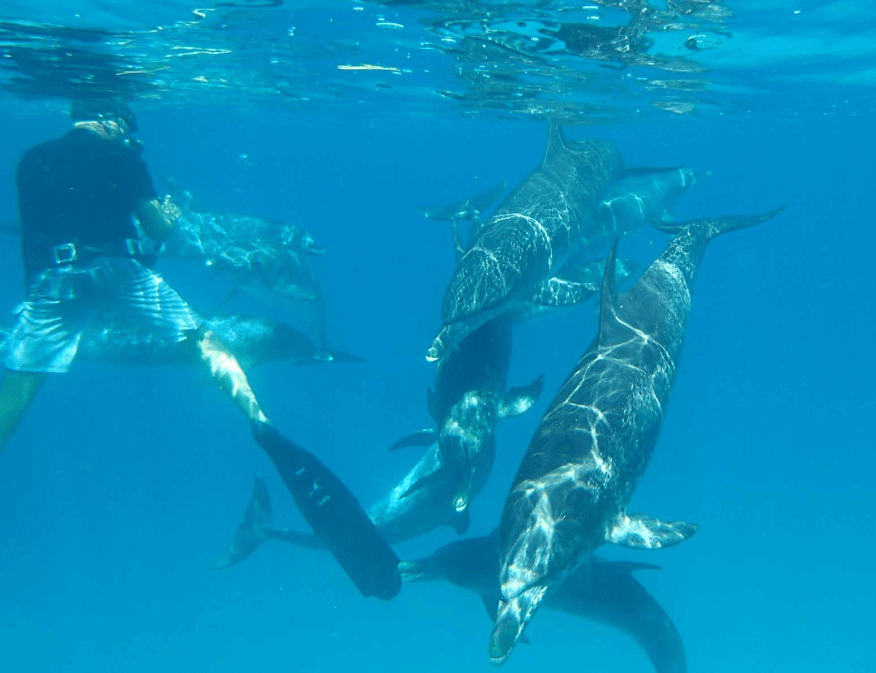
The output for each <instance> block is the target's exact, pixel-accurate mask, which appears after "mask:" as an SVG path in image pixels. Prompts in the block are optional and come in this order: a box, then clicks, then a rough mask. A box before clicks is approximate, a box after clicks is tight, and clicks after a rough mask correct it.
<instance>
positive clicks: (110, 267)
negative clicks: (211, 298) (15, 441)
mask: <svg viewBox="0 0 876 673" xmlns="http://www.w3.org/2000/svg"><path fill="white" fill-rule="evenodd" d="M70 116H71V118H72V120H73V129H72V130H70V131H69V132H68V133H67V134H66V135H64V136H62V137H61V138H57V139H54V140H49V141H47V142H44V143H42V144H40V145H37V146H36V147H33V148H31V149H30V150H28V152H27V153H25V155H24V157H23V158H22V159H21V161H20V162H19V164H18V173H17V182H18V206H19V215H20V221H21V240H22V253H23V257H24V267H25V285H26V298H25V301H24V303H23V304H21V306H19V308H18V309H17V314H18V320H17V324H16V326H15V328H14V329H13V331H12V334H11V336H10V343H9V350H8V353H9V354H8V356H7V359H6V369H7V373H6V376H5V377H4V379H3V381H2V383H0V448H2V447H4V446H5V445H6V443H7V442H8V440H9V438H10V436H11V435H12V434H13V433H14V432H15V429H16V428H17V426H18V424H19V422H20V420H21V418H22V416H23V415H24V412H25V411H26V409H27V407H28V405H29V404H30V402H31V400H32V399H33V397H34V396H35V395H36V393H37V392H38V391H39V388H40V386H41V384H42V382H43V380H44V379H45V377H46V374H49V373H65V372H67V371H68V370H69V368H70V365H71V363H72V362H73V359H74V358H75V357H76V351H77V348H78V346H79V341H80V338H81V335H82V332H83V330H84V329H85V328H86V327H87V326H89V325H96V326H98V327H99V325H100V322H101V316H104V317H107V316H113V317H115V318H121V319H122V320H124V321H126V322H127V321H129V322H131V323H133V324H137V323H139V324H141V325H143V326H145V327H147V328H148V329H149V330H150V332H151V333H152V334H155V335H156V336H157V337H159V338H162V339H166V340H168V341H169V342H170V343H180V344H181V347H191V348H195V349H197V352H198V355H199V357H200V360H201V361H202V362H203V363H204V365H205V367H207V368H209V370H210V372H211V374H212V376H213V379H214V380H215V381H216V382H217V383H218V385H219V386H220V388H222V389H223V390H225V391H226V392H227V393H229V394H230V396H231V397H232V399H234V401H235V402H236V403H237V404H238V406H240V408H241V409H242V410H243V411H244V413H245V414H246V416H247V418H248V419H249V420H251V421H260V422H267V418H266V417H265V415H264V414H263V413H262V411H261V409H260V408H259V404H258V401H257V400H256V397H255V395H254V394H253V392H252V389H251V388H250V386H249V383H248V382H247V379H246V375H245V374H244V372H243V370H242V369H241V368H240V366H239V365H238V363H237V361H236V360H235V358H234V357H233V356H232V355H231V353H230V352H229V351H228V350H227V349H226V348H225V346H224V345H223V344H222V343H221V342H220V341H219V340H218V339H217V338H216V337H215V336H214V335H213V334H212V333H211V332H210V331H209V330H207V329H205V328H204V326H203V323H202V320H201V318H200V317H199V316H198V315H196V314H195V313H194V311H192V309H191V308H189V306H188V304H187V303H186V302H185V301H184V300H183V299H182V298H181V297H180V296H179V295H178V294H177V293H176V291H175V290H174V289H173V288H172V287H170V285H168V283H167V282H165V281H164V279H163V278H162V277H161V276H160V275H158V274H157V273H156V272H155V271H153V270H152V269H151V268H150V264H151V263H152V262H154V257H152V256H149V255H146V254H144V252H143V250H142V248H141V245H140V241H139V238H138V231H137V229H136V227H135V226H134V223H133V221H132V219H131V215H132V214H133V215H134V216H135V217H136V218H137V221H138V222H139V223H140V226H141V228H142V230H143V232H144V233H145V234H146V235H147V236H149V237H150V238H152V239H155V240H157V241H161V240H162V239H163V238H165V237H166V236H167V235H168V234H169V233H170V231H171V230H172V228H173V226H174V222H175V220H176V218H177V217H178V209H176V208H175V207H174V206H173V205H172V204H170V203H169V202H168V201H167V200H165V201H164V202H160V201H159V200H158V197H157V195H156V193H155V188H154V186H153V184H152V179H151V177H150V176H149V172H148V170H147V168H146V164H145V162H144V161H143V160H142V159H141V158H140V156H139V155H140V152H141V151H142V147H141V146H140V144H139V142H137V141H135V140H134V139H133V138H131V134H133V133H134V132H136V131H137V122H136V117H135V116H134V113H133V112H132V110H131V109H130V107H128V105H126V104H125V103H120V102H115V101H91V102H80V101H77V102H74V103H73V106H72V109H71V113H70Z"/></svg>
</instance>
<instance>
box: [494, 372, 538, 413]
mask: <svg viewBox="0 0 876 673" xmlns="http://www.w3.org/2000/svg"><path fill="white" fill-rule="evenodd" d="M543 387H544V374H540V375H539V376H538V377H536V379H535V381H533V382H532V383H530V384H529V385H528V386H524V387H520V388H511V389H510V390H509V391H508V392H507V393H505V398H504V399H503V400H502V403H501V404H500V405H499V418H509V417H510V416H519V415H520V414H522V413H525V412H527V411H529V410H530V409H531V408H532V405H533V404H535V403H536V402H537V401H538V398H539V395H541V389H542V388H543Z"/></svg>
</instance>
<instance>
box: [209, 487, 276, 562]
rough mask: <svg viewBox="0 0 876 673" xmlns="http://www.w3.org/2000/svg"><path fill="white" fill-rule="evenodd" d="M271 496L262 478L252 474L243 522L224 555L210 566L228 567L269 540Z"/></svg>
mask: <svg viewBox="0 0 876 673" xmlns="http://www.w3.org/2000/svg"><path fill="white" fill-rule="evenodd" d="M271 512H272V508H271V496H270V494H269V493H268V487H267V485H266V484H265V482H264V480H263V479H262V478H261V477H259V476H258V475H253V489H252V495H251V496H250V498H249V503H248V504H247V506H246V512H245V513H244V515H243V522H242V523H241V524H240V525H239V526H238V527H237V530H235V531H234V537H233V538H232V540H231V545H230V546H229V547H228V550H227V551H226V552H225V555H224V556H223V557H222V558H221V559H219V560H218V561H216V562H215V563H214V564H213V565H212V566H211V567H212V568H216V569H220V568H228V567H230V566H233V565H234V564H236V563H240V562H241V561H242V560H243V559H245V558H246V557H247V556H249V555H250V554H252V553H253V552H254V551H255V550H256V549H257V548H258V547H259V546H260V545H261V544H262V543H263V542H265V541H267V540H270V539H271V537H272V535H271V532H272V531H271V518H272V516H271Z"/></svg>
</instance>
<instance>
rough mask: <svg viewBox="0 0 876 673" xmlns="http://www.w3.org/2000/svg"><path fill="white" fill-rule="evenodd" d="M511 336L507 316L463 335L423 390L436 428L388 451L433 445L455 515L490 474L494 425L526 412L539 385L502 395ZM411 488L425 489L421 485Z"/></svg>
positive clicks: (539, 380) (541, 379)
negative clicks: (447, 477) (447, 478)
mask: <svg viewBox="0 0 876 673" xmlns="http://www.w3.org/2000/svg"><path fill="white" fill-rule="evenodd" d="M511 332H512V324H511V319H510V317H509V316H499V317H497V318H494V319H493V320H490V321H488V322H487V323H485V324H484V325H481V326H480V327H479V328H478V329H476V330H475V331H473V332H472V333H471V334H469V335H468V336H466V337H465V338H464V339H463V340H462V342H461V343H460V345H459V347H458V348H456V349H455V350H453V351H452V352H451V353H449V354H448V355H447V357H444V358H442V359H441V361H440V362H439V363H438V371H437V373H436V376H435V389H434V391H433V390H432V389H429V391H428V407H429V414H430V415H431V416H432V420H433V421H434V422H435V426H436V429H435V430H434V431H432V432H429V431H421V432H419V433H416V434H415V435H412V436H410V437H409V438H406V439H403V440H400V441H399V442H396V444H395V445H394V446H393V447H392V448H394V449H395V448H399V447H400V446H403V445H407V444H420V443H423V441H426V442H430V443H431V440H432V439H433V438H434V439H435V440H437V442H438V449H439V451H440V452H441V456H442V459H443V465H444V467H445V469H446V470H450V472H451V473H452V480H453V481H455V482H456V485H455V487H454V488H453V493H452V494H451V497H450V498H449V499H448V502H447V505H448V506H452V507H453V509H454V510H455V511H456V512H459V513H463V512H465V511H466V510H467V508H468V504H469V501H470V499H471V497H472V495H473V494H475V493H477V492H478V491H480V489H481V487H482V486H483V483H484V482H485V481H486V477H487V475H488V474H489V472H490V470H491V469H492V466H493V461H494V459H495V455H496V439H495V428H496V423H497V421H498V420H499V419H502V418H508V417H509V416H517V415H519V414H522V413H524V412H525V411H527V410H528V409H530V408H531V407H532V405H533V404H535V401H536V400H537V399H538V396H539V395H540V394H541V388H542V385H543V384H544V377H542V376H539V377H537V378H536V379H535V380H534V381H533V382H532V383H531V384H529V385H528V386H526V387H524V388H512V389H511V390H509V391H507V392H506V390H505V388H506V385H507V381H508V368H509V367H510V365H511ZM441 478H442V479H443V475H441ZM433 480H434V477H433ZM417 484H418V486H419V487H421V488H427V487H429V483H428V482H427V481H425V480H420V481H418V482H417ZM433 490H434V489H433Z"/></svg>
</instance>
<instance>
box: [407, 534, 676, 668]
mask: <svg viewBox="0 0 876 673" xmlns="http://www.w3.org/2000/svg"><path fill="white" fill-rule="evenodd" d="M498 559H499V535H498V531H493V533H492V534H491V535H487V536H484V537H477V538H467V539H463V540H457V541H455V542H451V543H450V544H447V545H444V546H443V547H441V548H440V549H438V551H436V552H435V553H434V554H432V555H431V556H427V557H426V558H423V559H419V560H416V561H402V562H401V563H400V564H399V570H400V571H401V574H402V581H403V582H406V583H407V582H420V581H427V580H440V579H443V580H447V581H449V582H450V583H451V584H455V585H456V586H459V587H462V588H464V589H469V590H470V591H473V592H475V593H476V594H478V596H480V597H481V600H482V601H483V603H484V607H486V609H487V612H488V614H489V615H490V617H491V618H493V619H495V616H496V605H497V603H498V601H499V596H500V590H499V581H498V577H497V575H496V565H497V563H498ZM644 569H657V566H653V565H649V564H646V563H630V562H623V561H613V562H609V561H604V560H602V559H600V558H598V557H596V556H592V557H591V558H590V559H589V562H588V563H586V564H584V565H582V566H581V567H579V568H578V569H577V570H575V572H573V573H572V574H571V575H569V577H568V579H566V581H565V582H564V583H563V590H562V591H558V592H556V593H554V594H551V595H550V596H549V597H547V598H546V599H545V604H544V607H546V608H548V609H553V610H559V611H560V612H565V613H567V614H571V615H575V616H579V617H586V618H587V619H591V620H593V621H596V622H599V623H601V624H605V625H606V626H612V627H614V628H617V629H619V630H620V631H623V632H624V633H626V634H628V635H630V636H631V637H632V638H633V639H635V640H636V642H637V643H638V644H639V645H640V646H641V647H642V649H644V650H645V652H646V653H647V655H648V658H649V659H650V660H651V664H652V665H653V666H654V670H655V671H656V673H685V671H687V660H686V657H685V652H684V644H683V642H682V640H681V636H680V635H679V633H678V629H676V628H675V624H673V623H672V620H671V619H670V618H669V616H668V615H667V614H666V612H665V611H664V610H663V608H661V607H660V604H659V603H658V602H657V601H656V600H655V599H654V597H653V596H651V594H649V593H648V592H647V591H646V590H645V588H644V587H643V586H642V585H641V584H639V582H637V581H636V579H635V578H634V577H633V575H632V573H633V572H634V571H636V570H644Z"/></svg>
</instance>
